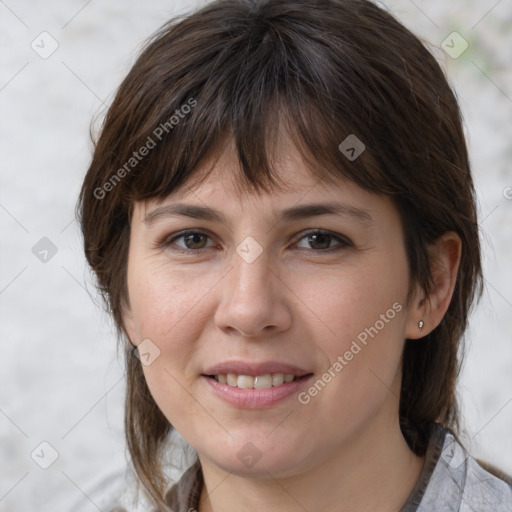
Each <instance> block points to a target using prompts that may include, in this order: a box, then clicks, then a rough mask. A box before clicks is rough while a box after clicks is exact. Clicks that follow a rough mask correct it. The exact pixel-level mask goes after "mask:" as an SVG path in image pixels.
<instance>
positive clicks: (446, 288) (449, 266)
mask: <svg viewBox="0 0 512 512" xmlns="http://www.w3.org/2000/svg"><path fill="white" fill-rule="evenodd" d="M461 248H462V242H461V239H460V238H459V236H458V235H457V234H456V233H454V232H453V231H449V232H447V233H444V234H443V235H442V236H441V237H439V238H438V239H437V240H436V241H435V242H434V243H433V244H432V245H431V246H429V248H428V253H429V260H430V265H431V268H432V285H431V290H430V294H429V296H428V297H427V296H425V294H424V293H423V291H421V292H420V291H419V290H417V291H416V293H415V297H414V302H413V304H412V306H411V309H410V315H409V319H408V321H407V326H406V333H405V336H406V338H409V339H418V338H422V337H423V336H426V335H427V334H429V333H430V332H432V331H433V330H434V329H435V328H436V327H437V326H438V325H439V324H440V323H441V320H442V319H443V317H444V315H445V313H446V311H447V309H448V306H449V305H450V301H451V299H452V296H453V290H454V289H455V284H456V282H457V271H458V269H459V263H460V255H461ZM420 321H422V322H423V328H422V329H421V330H420V328H419V322H420Z"/></svg>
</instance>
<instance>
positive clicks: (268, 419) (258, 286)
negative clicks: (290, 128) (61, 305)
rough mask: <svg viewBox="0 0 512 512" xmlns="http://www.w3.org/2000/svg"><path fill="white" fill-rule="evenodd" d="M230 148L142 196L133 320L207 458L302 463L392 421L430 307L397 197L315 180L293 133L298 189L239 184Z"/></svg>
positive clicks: (154, 386) (173, 412) (173, 404)
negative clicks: (193, 185)
mask: <svg viewBox="0 0 512 512" xmlns="http://www.w3.org/2000/svg"><path fill="white" fill-rule="evenodd" d="M230 155H231V154H228V153H225V154H224V156H223V157H222V158H220V159H219V160H218V161H217V164H216V168H215V170H214V172H213V173H212V174H211V175H210V176H209V177H208V179H207V180H206V181H205V182H204V183H203V184H202V185H200V186H199V188H197V189H196V190H190V189H189V188H188V187H184V188H183V189H182V190H180V191H179V192H176V193H173V194H172V195H170V196H168V197H167V198H166V200H165V201H163V202H161V203H157V202H154V201H153V202H148V203H137V204H136V207H135V209H134V213H133V218H132V227H131V239H130V249H129V262H128V291H129V301H130V308H129V310H128V311H127V312H126V316H125V321H126V327H127V330H128V332H129V334H130V338H131V340H132V342H133V343H134V344H135V345H139V344H140V343H142V345H141V347H140V353H141V355H140V357H141V360H142V362H143V370H144V375H145V377H146V380H147V384H148V386H149V389H150V390H151V393H152V395H153V397H154V399H155V401H156V403H157V404H158V406H159V407H160V409H161V410H162V412H163V413H164V415H165V416H166V417H167V419H168V420H169V421H170V423H171V424H172V425H173V426H174V427H175V428H176V429H177V430H178V431H179V433H180V434H181V435H182V436H183V437H184V438H185V439H186V441H188V443H190V444H191V445H192V446H193V447H194V448H195V449H196V450H197V451H198V453H199V456H200V458H203V460H208V461H210V462H211V463H214V464H216V465H217V466H218V467H220V468H222V469H223V470H225V471H229V472H234V473H239V474H264V473H265V472H267V471H269V472H272V474H273V475H274V476H277V475H282V476H286V475H293V474H296V473H297V472H299V471H302V470H305V469H306V468H308V467H314V466H315V465H318V464H321V463H322V462H324V461H325V460H327V459H328V458H330V457H333V456H334V455H336V454H339V453H341V452H342V451H343V450H344V447H346V446H347V445H348V443H349V442H353V440H354V439H355V438H356V437H357V436H360V435H363V433H366V434H365V435H370V433H371V435H372V436H373V435H375V434H378V435H383V436H384V435H386V430H387V429H391V428H394V427H396V425H397V422H398V397H399V393H400V379H401V373H400V363H401V355H402V350H403V345H404V340H405V338H406V337H414V332H415V331H414V329H415V328H416V327H415V326H416V325H417V322H418V320H419V318H418V317H417V312H416V311H415V310H414V309H412V307H411V309H410V308H409V307H408V306H407V305H406V297H407V293H408V290H409V271H408V264H407V259H406V253H405V248H404V238H403V230H402V225H401V222H400V218H399V214H398V211H397V209H396V207H395V206H394V204H393V203H392V202H391V200H390V199H389V198H386V197H384V196H377V195H373V194H371V193H369V192H367V191H365V190H363V189H361V188H359V187H357V186H356V185H354V184H353V183H350V182H345V181H340V183H339V185H337V186H332V185H322V184H320V183H319V182H318V180H315V178H314V177H312V176H310V175H309V174H308V172H307V171H306V168H305V165H304V163H303V162H302V160H301V159H300V158H299V156H298V153H296V151H295V150H293V149H292V148H291V147H290V148H289V150H288V152H287V153H286V158H283V159H281V161H280V162H279V166H278V169H279V170H280V173H281V176H282V177H283V178H284V179H285V180H286V182H287V183H288V184H289V186H290V190H288V191H286V192H283V193H273V194H271V195H265V194H263V195H261V196H257V195H251V194H248V195H246V196H245V197H241V198H239V196H238V195H237V192H236V189H235V187H234V184H233V182H231V181H230V179H228V178H227V176H233V175H234V174H235V173H236V170H235V169H236V168H235V165H236V162H235V161H234V160H233V159H232V157H231V156H230ZM178 204H180V205H188V206H190V207H192V206H193V207H195V210H194V211H192V210H189V212H188V213H189V215H185V214H184V213H186V212H182V213H181V214H178V213H177V210H176V208H177V205H178ZM311 205H317V206H315V207H312V206H311ZM306 206H308V208H306ZM327 207H329V208H330V209H333V210H334V209H336V212H335V213H327V214H326V213H324V214H322V211H325V210H326V209H327ZM173 211H174V213H173ZM200 212H201V214H200V215H199V213H200ZM214 216H215V217H216V218H214ZM185 231H191V232H193V233H189V234H188V235H186V234H185V236H182V235H183V232H185ZM416 330H417V329H416ZM227 374H230V375H229V376H228V377H226V375H227ZM212 375H213V376H215V378H214V377H212ZM219 375H220V377H219ZM288 375H293V376H295V377H300V379H297V380H294V381H293V382H288V381H289V380H290V379H291V377H290V376H288ZM255 376H257V378H256V379H254V377H255ZM215 379H218V381H217V380H215ZM283 379H284V382H283ZM225 380H228V383H224V382H223V381H225ZM255 387H256V388H257V389H255Z"/></svg>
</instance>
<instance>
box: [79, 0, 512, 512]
mask: <svg viewBox="0 0 512 512" xmlns="http://www.w3.org/2000/svg"><path fill="white" fill-rule="evenodd" d="M78 210H79V212H78V213H79V217H80V220H81V226H82V231H83V235H84V244H85V253H86V257H87V260H88V262H89V264H90V266H91V268H92V269H93V270H94V272H95V274H96V276H97V278H98V283H99V286H100V289H101V290H102V292H103V293H104V296H105V299H106V301H107V304H108V306H109V308H110V311H111V313H112V315H113V318H114V320H115V322H116V325H117V328H118V330H119V334H120V338H121V340H122V342H123V344H124V346H125V358H126V370H127V379H128V385H127V397H126V416H125V424H126V436H127V444H128V448H129V451H130V455H131V460H132V463H133V468H134V470H135V472H136V475H137V477H138V479H139V481H140V482H141V484H142V485H143V487H144V489H145V491H146V493H147V495H148V496H149V497H150V499H151V500H152V504H153V506H154V507H155V508H156V509H157V510H159V511H160V510H174V511H179V512H181V511H189V510H197V511H199V512H210V511H213V512H217V511H226V510H235V509H240V510H247V511H252V510H260V509H261V508H266V509H272V510H280V511H285V512H286V511H299V510H315V511H333V510H337V511H339V510H350V511H354V512H358V511H366V510H378V511H380V512H388V511H389V512H392V511H393V512H396V511H402V512H412V511H422V512H430V511H439V510H475V511H476V510H478V511H487V510H488V511H491V510H492V511H493V512H494V511H505V510H510V509H511V507H512V481H511V480H510V479H509V477H507V475H504V474H503V473H501V472H500V471H499V470H497V469H496V468H492V467H490V466H488V465H485V464H484V463H482V464H483V465H481V464H479V463H478V462H477V461H476V460H475V459H473V458H472V457H471V456H470V455H469V454H468V453H467V452H466V450H465V449H464V447H463V446H462V444H461V443H460V442H459V440H458V435H459V417H458V407H457V400H456V395H455V389H456V378H457V374H458V370H459V367H460V355H461V340H462V336H463V333H464V331H465V328H466V326H467V319H468V314H469V310H470V307H471V305H472V303H473V302H474V299H475V298H477V297H478V295H479V294H480V293H481V280H482V274H481V259H480V244H479V238H478V224H477V218H476V206H475V193H474V188H473V182H472V177H471V172H470V166H469V162H468V154H467V148H466V144H465V140H464V135H463V130H462V126H461V119H460V112H459V108H458V105H457V102H456V99H455V97H454V94H453V92H452V91H451V89H450V87H449V85H448V84H447V81H446V78H445V77H444V75H443V73H442V71H441V69H440V67H439V65H438V64H437V62H436V60H435V59H434V57H433V56H432V55H431V54H430V53H429V52H428V51H427V50H426V49H425V47H424V46H423V45H422V44H421V42H420V41H419V40H418V39H417V38H416V37H415V36H414V35H413V34H411V33H410V32H409V31H408V30H407V29H406V28H404V27H403V26H402V25H401V24H400V23H399V22H398V21H396V20H395V19H394V18H393V17H392V16H391V15H390V14H388V13H387V12H385V11H384V10H382V9H381V8H379V7H377V6H376V5H374V4H372V3H371V2H368V1H363V0H319V1H315V2H313V1H305V0H294V1H290V2H279V1H276V0H266V1H264V0H259V1H244V0H220V1H216V2H213V3H211V4H209V5H207V6H206V7H204V8H203V9H201V10H200V11H198V12H196V13H194V14H192V15H190V16H188V17H186V18H184V19H181V20H173V21H171V22H169V23H168V24H167V25H166V26H164V27H163V28H162V29H161V30H160V31H159V32H158V33H157V34H156V35H155V37H154V38H153V39H152V41H150V43H149V44H148V45H147V47H146V48H145V50H144V51H143V53H142V54H141V56H140V57H139V59H138V60H137V62H136V63H135V65H134V66H133V68H132V69H131V71H130V72H129V74H128V76H127V77H126V78H125V80H124V81H123V83H122V84H121V86H120V88H119V90H118V92H117V95H116V97H115V100H114V102H113V104H112V106H111V107H110V109H109V112H108V114H107V117H106V120H105V123H104V125H103V128H102V131H101V134H100V136H99V139H98V140H97V143H96V146H95V151H94V155H93V159H92V163H91V165H90V168H89V170H88V172H87V176H86V177H85V180H84V184H83V188H82V191H81V195H80V202H79V207H78ZM173 432H177V433H179V435H181V436H182V437H183V439H184V440H185V441H186V442H187V443H188V445H190V446H191V447H192V448H193V449H194V450H195V453H196V454H197V458H196V459H195V461H194V463H193V464H192V465H191V466H190V467H189V468H188V469H187V471H186V472H185V473H184V475H183V476H182V477H181V479H180V480H179V482H178V483H177V484H176V485H172V483H173V482H171V481H168V478H167V477H166V473H165V467H164V466H165V463H166V458H168V457H169V454H170V453H171V452H170V449H171V447H172V446H171V445H172V443H171V442H170V434H171V433H173ZM484 465H485V468H484Z"/></svg>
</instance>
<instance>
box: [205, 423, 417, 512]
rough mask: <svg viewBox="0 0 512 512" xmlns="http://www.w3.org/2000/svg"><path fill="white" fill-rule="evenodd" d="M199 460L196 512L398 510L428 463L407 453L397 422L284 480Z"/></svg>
mask: <svg viewBox="0 0 512 512" xmlns="http://www.w3.org/2000/svg"><path fill="white" fill-rule="evenodd" d="M388 420H389V418H388ZM381 423H382V422H381ZM383 426H385V427H386V428H384V429H383ZM199 458H200V461H201V466H202V470H203V476H204V482H205V485H204V486H203V489H202V492H201V497H200V506H199V511H198V512H219V511H225V510H239V511H242V512H256V511H258V512H259V511H260V510H264V509H266V510H268V509H270V510H279V511H280V512H304V510H315V511H321V512H332V511H336V512H344V511H350V512H369V511H374V510H379V512H398V511H399V510H400V509H401V507H402V506H403V505H404V503H405V502H406V501H407V498H408V496H409V495H410V493H411V491H412V490H413V488H414V486H415V484H416V482H417V480H418V478H419V475H420V473H421V471H422V469H423V465H424V460H425V459H424V457H418V456H416V455H415V454H414V453H413V452H412V451H411V450H410V449H409V447H408V445H407V443H406V441H405V439H404V437H403V435H402V433H401V431H400V427H399V423H398V418H396V420H395V421H394V422H393V423H392V424H389V421H388V424H387V425H382V424H378V422H377V424H376V422H372V424H370V425H369V426H368V427H367V428H366V429H363V430H360V431H358V432H357V433H356V434H355V435H353V436H352V437H351V438H350V439H347V440H346V442H344V444H343V446H341V447H340V449H339V450H338V452H337V453H336V454H334V455H333V456H332V457H331V458H329V459H328V460H324V462H323V463H322V465H321V466H316V467H313V468H310V469H309V470H308V471H305V472H303V473H300V474H297V475H294V476H292V477H287V478H283V479H280V478H274V477H272V476H271V475H270V473H267V475H266V476H265V475H264V476H262V477H261V478H247V477H240V476H237V475H235V474H229V473H226V472H224V471H222V470H221V469H219V468H218V467H217V466H215V465H214V464H213V463H211V461H207V460H203V459H202V458H201V457H199Z"/></svg>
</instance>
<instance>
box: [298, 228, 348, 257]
mask: <svg viewBox="0 0 512 512" xmlns="http://www.w3.org/2000/svg"><path fill="white" fill-rule="evenodd" d="M300 240H306V244H307V245H308V247H301V248H305V249H313V250H314V251H316V252H321V251H325V252H327V251H328V250H331V249H333V250H339V249H344V248H346V247H350V246H353V244H352V243H351V242H350V240H348V239H347V238H345V237H343V236H340V235H335V234H333V233H329V232H324V231H311V232H309V233H308V234H306V235H305V236H303V237H302V238H301V239H300ZM333 241H334V242H337V244H334V245H331V243H332V242H333ZM299 243H300V241H299Z"/></svg>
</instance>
